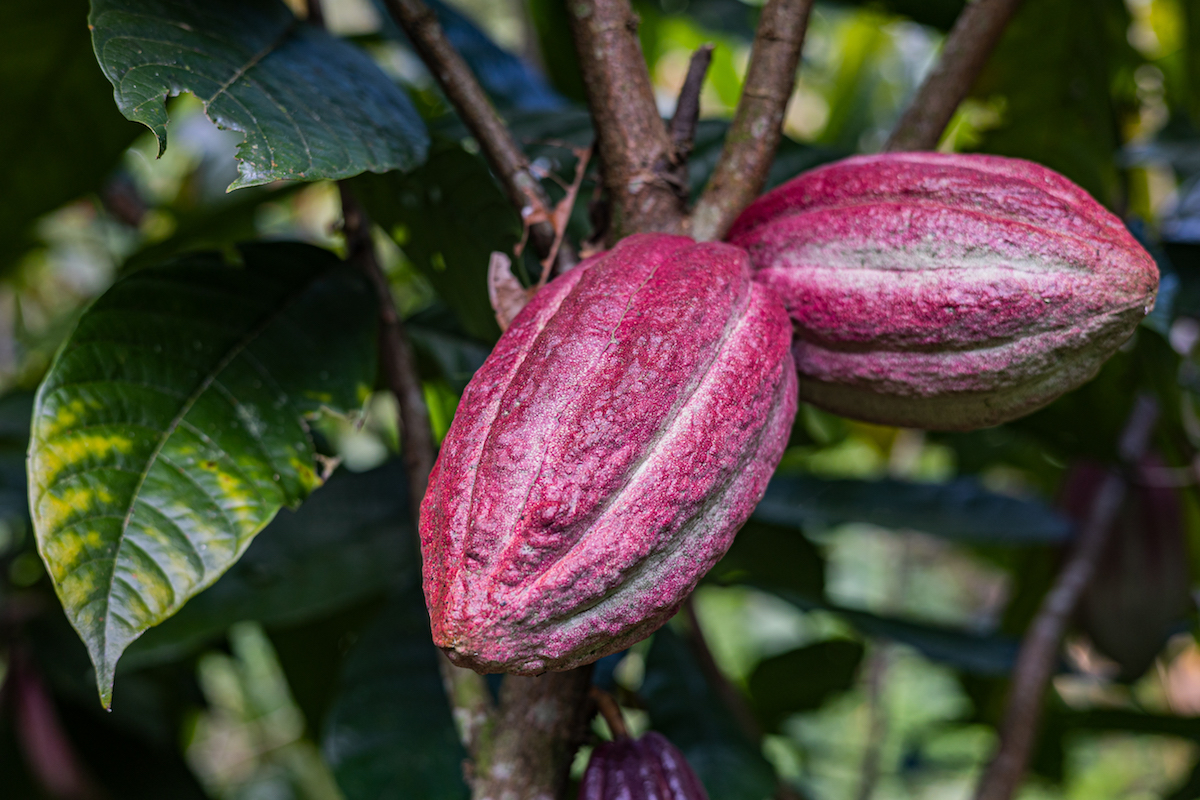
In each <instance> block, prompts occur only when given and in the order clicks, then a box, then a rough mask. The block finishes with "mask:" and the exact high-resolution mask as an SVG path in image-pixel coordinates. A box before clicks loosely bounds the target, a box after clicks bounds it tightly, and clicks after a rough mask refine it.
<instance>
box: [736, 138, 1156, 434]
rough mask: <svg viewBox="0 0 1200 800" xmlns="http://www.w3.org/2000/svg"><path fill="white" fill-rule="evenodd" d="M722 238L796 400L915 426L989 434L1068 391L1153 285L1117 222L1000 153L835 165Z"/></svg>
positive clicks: (1127, 327)
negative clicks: (786, 342) (771, 298)
mask: <svg viewBox="0 0 1200 800" xmlns="http://www.w3.org/2000/svg"><path fill="white" fill-rule="evenodd" d="M728 240H729V241H730V242H731V243H733V244H736V245H738V246H740V247H743V248H745V249H746V250H747V251H748V252H749V253H750V257H751V261H752V262H753V264H754V267H755V270H756V280H759V281H762V282H763V283H765V284H767V285H768V286H770V287H772V288H773V289H775V291H776V292H777V293H778V294H779V296H780V298H781V299H782V300H783V302H784V305H786V306H787V308H788V312H789V314H790V315H791V317H792V320H793V322H794V324H795V325H796V342H795V344H794V347H793V352H794V356H795V360H796V365H797V369H798V370H799V372H800V396H801V399H804V400H807V401H809V402H811V403H813V404H815V405H817V406H820V407H822V408H825V409H827V410H830V411H833V412H835V413H838V414H842V415H845V416H849V417H856V418H858V419H864V420H868V421H872V422H880V423H885V424H891V425H903V426H909V427H917V428H927V429H935V430H969V429H972V428H979V427H986V426H989V425H995V424H998V423H1000V422H1004V421H1005V420H1008V419H1012V418H1015V417H1018V416H1021V415H1022V414H1026V413H1028V412H1030V411H1032V410H1034V409H1036V408H1038V407H1040V406H1042V405H1045V404H1046V403H1048V402H1050V401H1051V400H1053V399H1054V398H1055V397H1057V396H1058V395H1060V394H1062V393H1064V392H1066V391H1068V390H1070V389H1073V388H1075V387H1077V386H1079V385H1080V384H1082V383H1083V382H1085V381H1087V380H1088V379H1090V378H1091V377H1092V376H1093V375H1095V373H1096V371H1097V370H1098V369H1099V367H1100V365H1101V364H1102V363H1103V362H1104V361H1105V360H1106V359H1107V358H1108V357H1109V356H1110V355H1112V353H1113V352H1114V351H1115V350H1116V349H1117V347H1119V346H1120V345H1121V344H1122V343H1123V342H1124V341H1125V340H1126V339H1128V338H1129V336H1130V335H1131V334H1132V332H1133V329H1134V327H1135V326H1136V325H1137V323H1138V321H1139V320H1141V319H1142V318H1143V317H1144V316H1145V315H1146V314H1147V313H1149V311H1150V309H1152V308H1153V306H1154V296H1155V292H1156V291H1157V288H1158V268H1157V266H1156V265H1155V263H1154V260H1153V259H1152V258H1151V257H1150V255H1149V254H1148V253H1146V251H1145V250H1144V249H1142V247H1141V246H1140V245H1139V244H1138V243H1137V241H1136V240H1135V239H1134V238H1133V237H1132V236H1131V235H1130V234H1129V232H1128V231H1127V230H1126V228H1125V226H1124V225H1123V224H1122V223H1121V221H1120V220H1119V219H1118V218H1117V217H1116V216H1115V215H1113V214H1112V213H1110V212H1109V211H1108V210H1106V209H1105V208H1104V207H1103V206H1101V205H1100V204H1099V203H1097V202H1096V201H1095V200H1093V199H1092V198H1091V196H1089V195H1088V194H1087V193H1086V192H1085V191H1084V190H1083V189H1081V188H1079V187H1078V186H1076V185H1075V184H1073V183H1071V182H1070V181H1069V180H1067V179H1066V178H1064V177H1063V176H1061V175H1059V174H1058V173H1056V172H1053V171H1052V170H1049V169H1046V168H1045V167H1042V166H1040V165H1038V164H1034V163H1032V162H1029V161H1022V160H1019V159H1011V158H1002V157H999V156H985V155H957V154H941V153H888V154H882V155H874V156H857V157H854V158H848V159H846V160H844V161H839V162H836V163H834V164H829V165H826V166H824V167H820V168H818V169H815V170H812V171H811V172H807V173H804V174H803V175H800V176H798V177H797V178H794V179H793V180H791V181H789V182H788V183H785V184H783V185H782V186H780V187H778V188H776V189H775V190H773V191H771V192H768V193H767V194H765V195H763V196H762V197H760V198H758V199H757V200H756V201H755V202H754V203H752V204H751V205H750V206H749V207H748V208H747V209H746V210H745V212H743V213H742V215H741V216H740V217H739V218H738V219H737V220H736V221H735V223H734V226H733V228H732V230H731V231H730V234H729V237H728Z"/></svg>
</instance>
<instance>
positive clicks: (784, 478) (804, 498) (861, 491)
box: [754, 475, 1071, 545]
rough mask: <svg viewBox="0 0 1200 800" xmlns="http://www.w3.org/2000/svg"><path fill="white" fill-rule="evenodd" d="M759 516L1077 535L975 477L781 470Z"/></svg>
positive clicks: (994, 539)
mask: <svg viewBox="0 0 1200 800" xmlns="http://www.w3.org/2000/svg"><path fill="white" fill-rule="evenodd" d="M754 515H755V517H756V518H758V519H760V520H764V521H767V522H773V523H775V524H776V525H790V526H793V527H801V526H803V525H806V524H815V525H829V524H834V523H840V522H868V523H871V524H873V525H879V526H880V527H884V528H893V529H911V530H918V531H923V532H925V533H931V534H934V535H935V536H943V537H946V538H949V539H957V540H960V541H967V542H972V543H980V544H984V543H991V544H1007V545H1023V544H1034V543H1038V544H1044V543H1047V542H1063V541H1066V539H1067V538H1068V537H1069V536H1070V534H1071V523H1070V521H1069V520H1068V519H1067V518H1066V517H1064V516H1063V515H1062V514H1060V513H1059V512H1058V511H1056V510H1055V509H1053V508H1051V507H1050V506H1048V505H1045V504H1044V503H1041V502H1037V501H1033V500H1018V499H1016V498H1013V497H1006V496H1004V495H1000V494H996V493H994V492H989V491H987V490H986V489H984V488H983V487H982V486H980V485H979V483H978V482H977V481H975V480H972V479H969V478H962V479H959V480H956V481H952V482H950V483H912V482H909V481H899V480H892V479H884V480H878V481H857V480H822V479H820V478H812V477H807V476H804V477H798V476H791V475H777V476H776V477H775V478H773V479H772V480H771V484H770V486H768V487H767V493H766V495H765V496H764V497H763V499H762V502H760V503H759V504H758V508H756V509H755V511H754Z"/></svg>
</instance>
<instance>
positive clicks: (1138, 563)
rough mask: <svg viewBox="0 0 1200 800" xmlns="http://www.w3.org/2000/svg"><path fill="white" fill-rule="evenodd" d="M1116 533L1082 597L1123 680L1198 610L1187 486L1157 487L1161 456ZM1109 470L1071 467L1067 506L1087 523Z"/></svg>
mask: <svg viewBox="0 0 1200 800" xmlns="http://www.w3.org/2000/svg"><path fill="white" fill-rule="evenodd" d="M1139 467H1140V469H1139V475H1138V478H1137V480H1138V481H1140V482H1138V483H1135V484H1134V485H1132V486H1130V487H1129V489H1128V492H1127V494H1126V495H1125V502H1124V503H1122V505H1121V508H1120V510H1119V511H1118V512H1117V518H1116V521H1115V522H1114V523H1113V528H1112V530H1111V531H1109V539H1108V542H1107V545H1106V547H1105V550H1104V553H1103V554H1102V555H1101V557H1100V561H1099V562H1098V563H1097V565H1096V574H1095V575H1094V576H1093V578H1092V582H1091V583H1090V584H1088V588H1087V591H1085V592H1084V594H1083V597H1082V598H1081V599H1080V602H1079V609H1078V610H1077V617H1078V620H1079V625H1080V627H1081V628H1082V629H1083V631H1084V633H1086V634H1087V635H1088V638H1089V639H1091V640H1092V644H1094V645H1095V646H1096V649H1097V650H1099V651H1100V652H1101V653H1103V654H1104V655H1106V656H1108V657H1109V658H1111V659H1112V660H1113V661H1115V662H1117V664H1119V665H1120V667H1121V674H1120V677H1121V678H1122V679H1123V680H1134V679H1136V678H1138V677H1140V676H1141V675H1142V674H1143V673H1144V672H1145V671H1146V670H1147V669H1148V668H1149V667H1150V665H1151V664H1153V663H1154V659H1155V657H1156V656H1157V655H1158V653H1159V651H1160V650H1162V647H1163V644H1164V643H1165V642H1166V640H1167V637H1168V636H1169V635H1170V633H1171V630H1172V628H1173V627H1174V626H1175V625H1176V624H1178V623H1179V622H1180V621H1181V620H1183V619H1184V618H1185V617H1186V616H1187V615H1188V613H1189V612H1190V611H1191V610H1192V608H1193V606H1194V603H1193V601H1192V599H1191V592H1190V589H1189V584H1190V572H1189V557H1188V548H1187V540H1186V533H1185V528H1184V521H1183V520H1184V517H1183V504H1182V502H1181V501H1180V497H1179V490H1178V489H1177V488H1174V487H1170V486H1155V485H1153V481H1154V479H1155V475H1156V474H1158V475H1161V474H1162V473H1163V472H1164V464H1163V462H1162V461H1161V460H1160V459H1158V458H1157V457H1154V456H1147V457H1145V458H1144V459H1142V461H1141V463H1140V465H1139ZM1106 474H1107V471H1106V470H1105V468H1104V467H1102V466H1100V465H1099V464H1095V463H1092V462H1080V463H1078V464H1075V465H1074V466H1073V467H1072V468H1071V470H1070V471H1069V472H1068V473H1067V478H1066V481H1065V482H1064V483H1063V490H1062V499H1061V505H1062V507H1063V510H1064V511H1066V512H1067V515H1068V516H1070V517H1071V518H1072V519H1074V520H1075V521H1076V522H1077V523H1079V524H1084V523H1085V521H1086V520H1087V518H1088V516H1089V515H1090V514H1091V511H1092V506H1093V505H1094V504H1095V502H1096V494H1097V492H1098V491H1100V488H1101V486H1102V485H1103V484H1104V479H1105V476H1106Z"/></svg>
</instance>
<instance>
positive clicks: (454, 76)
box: [384, 0, 576, 269]
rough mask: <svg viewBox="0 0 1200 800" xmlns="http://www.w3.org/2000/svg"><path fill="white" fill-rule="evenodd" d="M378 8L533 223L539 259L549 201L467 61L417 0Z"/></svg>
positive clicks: (570, 255)
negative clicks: (384, 9)
mask: <svg viewBox="0 0 1200 800" xmlns="http://www.w3.org/2000/svg"><path fill="white" fill-rule="evenodd" d="M384 5H386V6H387V9H388V12H389V13H390V14H391V16H392V18H393V19H394V20H395V21H396V24H398V25H399V26H400V27H401V28H403V29H404V32H405V33H406V34H407V35H408V38H409V39H410V40H411V41H412V44H413V47H414V48H416V51H417V54H418V55H420V56H421V60H422V61H424V62H425V65H426V66H427V67H428V68H429V71H430V72H431V73H432V74H433V77H434V78H435V79H436V80H437V82H438V85H439V86H441V87H442V91H443V92H444V93H445V94H446V98H447V99H448V100H449V101H450V103H451V105H453V106H454V109H455V110H456V111H457V112H458V115H459V117H461V118H462V121H463V123H464V124H465V125H466V126H467V129H468V130H469V131H471V135H472V136H474V137H475V140H476V141H477V142H479V148H480V150H481V151H482V152H483V156H484V158H486V159H487V162H488V164H489V165H490V166H491V168H492V171H493V172H494V173H495V174H496V177H497V178H499V180H500V183H501V185H502V186H503V187H504V191H505V192H506V193H507V194H508V198H509V200H510V202H512V204H513V206H514V207H515V208H516V209H517V210H518V211H519V212H520V213H521V219H522V220H524V221H528V220H529V219H530V218H533V219H535V220H539V221H537V222H534V223H532V224H531V225H530V226H529V227H530V235H531V238H532V239H533V246H534V248H535V249H536V250H537V252H538V254H539V255H541V256H543V257H544V256H545V255H546V254H547V253H549V252H550V248H551V247H552V246H553V245H554V240H555V230H554V226H553V224H552V223H551V222H550V220H551V219H552V217H551V203H550V198H549V197H548V196H547V195H546V191H545V190H544V189H543V188H542V185H541V183H540V182H539V181H538V179H537V176H536V175H534V174H533V172H532V171H531V170H530V168H529V159H528V157H526V155H525V153H524V151H522V150H521V148H520V146H519V145H518V144H517V141H516V139H515V138H514V137H513V135H512V132H511V131H509V129H508V126H506V125H505V124H504V120H502V119H501V118H500V115H499V114H498V113H496V109H495V107H494V106H493V105H492V102H491V101H490V100H489V99H488V97H487V94H485V93H484V91H483V87H481V86H480V85H479V81H477V80H476V79H475V76H474V75H473V74H472V73H471V68H470V67H469V66H467V62H466V61H464V60H463V57H462V56H461V55H459V53H458V51H457V50H455V49H454V46H453V45H452V44H450V40H449V39H447V38H446V32H445V31H444V30H442V26H441V24H440V23H439V22H438V20H437V15H436V14H435V13H434V12H433V10H432V9H430V8H429V6H427V5H425V3H423V2H422V0H384ZM558 258H559V266H560V269H566V268H568V267H570V266H571V265H573V264H574V263H575V260H576V259H575V255H574V251H573V250H572V249H571V248H570V247H568V246H563V247H560V248H559V250H558Z"/></svg>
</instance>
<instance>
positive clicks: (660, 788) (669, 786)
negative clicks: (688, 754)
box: [579, 731, 708, 800]
mask: <svg viewBox="0 0 1200 800" xmlns="http://www.w3.org/2000/svg"><path fill="white" fill-rule="evenodd" d="M579 800H708V793H707V792H705V791H704V785H703V784H702V783H700V779H699V778H697V777H696V773H694V772H692V768H691V767H689V766H688V763H687V759H685V758H684V757H683V753H681V752H679V750H678V749H676V747H675V745H673V744H671V743H670V742H669V741H667V737H665V736H663V735H662V734H661V733H656V732H655V731H650V732H649V733H647V734H646V735H645V736H643V737H642V738H640V739H629V738H621V739H617V740H616V741H612V742H604V743H603V744H599V745H597V746H596V749H594V750H593V751H592V757H591V759H590V760H589V761H588V765H587V771H585V772H584V773H583V783H582V784H580V786H579Z"/></svg>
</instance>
